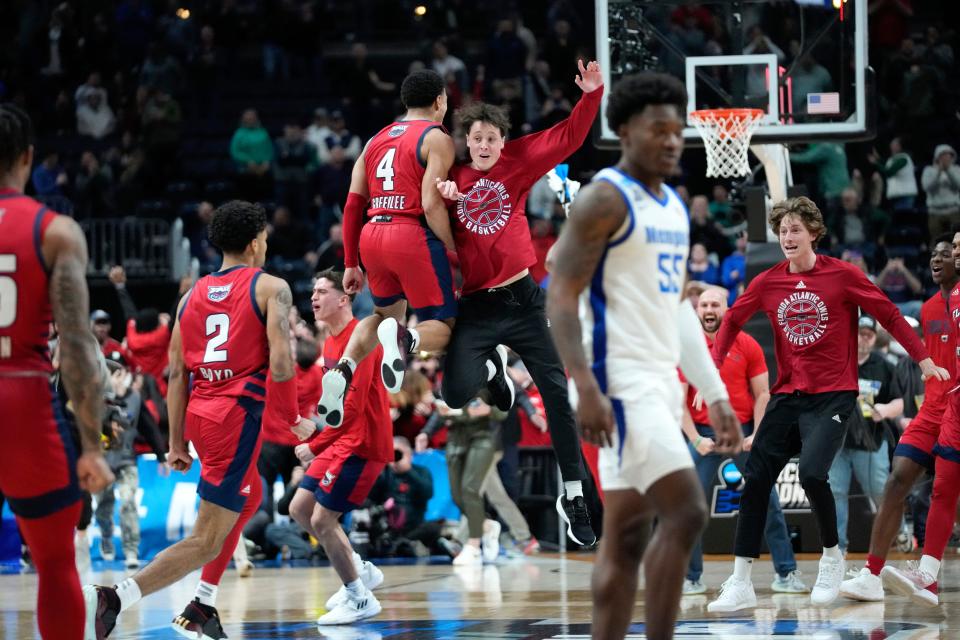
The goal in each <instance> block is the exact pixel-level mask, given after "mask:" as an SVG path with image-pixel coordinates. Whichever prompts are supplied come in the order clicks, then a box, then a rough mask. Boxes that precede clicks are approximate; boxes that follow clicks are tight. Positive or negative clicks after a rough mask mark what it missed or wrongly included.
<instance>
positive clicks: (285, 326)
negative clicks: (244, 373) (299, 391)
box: [267, 280, 294, 382]
mask: <svg viewBox="0 0 960 640" xmlns="http://www.w3.org/2000/svg"><path fill="white" fill-rule="evenodd" d="M273 300H274V303H273V305H272V308H271V309H269V313H268V315H267V340H268V341H269V342H270V375H271V376H272V377H273V379H274V380H275V381H276V382H285V381H287V380H289V379H290V378H292V377H293V376H294V370H293V354H292V353H291V352H290V307H291V306H293V294H292V293H290V286H289V285H288V284H287V283H286V282H284V281H282V280H281V281H280V284H279V286H278V287H277V292H276V293H275V294H274V296H273Z"/></svg>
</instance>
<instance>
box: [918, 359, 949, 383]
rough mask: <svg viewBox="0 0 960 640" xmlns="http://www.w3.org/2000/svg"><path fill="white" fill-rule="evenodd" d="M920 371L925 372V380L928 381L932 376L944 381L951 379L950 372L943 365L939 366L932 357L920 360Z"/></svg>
mask: <svg viewBox="0 0 960 640" xmlns="http://www.w3.org/2000/svg"><path fill="white" fill-rule="evenodd" d="M919 364H920V371H921V373H922V374H923V380H924V381H927V380H929V379H930V378H935V379H937V380H942V381H944V382H949V381H950V372H949V371H947V370H946V369H944V368H943V367H938V366H937V365H935V364H934V363H933V360H931V359H930V358H925V359H923V360H921V361H920V363H919Z"/></svg>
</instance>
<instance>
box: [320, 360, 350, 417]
mask: <svg viewBox="0 0 960 640" xmlns="http://www.w3.org/2000/svg"><path fill="white" fill-rule="evenodd" d="M320 384H321V385H322V387H323V393H322V394H321V395H320V402H319V403H317V413H318V414H319V415H320V417H321V418H323V420H324V422H325V423H326V425H327V426H328V427H333V428H334V429H339V428H340V425H342V424H343V395H344V394H345V393H346V391H347V380H346V378H344V377H343V374H342V373H341V372H340V371H339V370H338V369H330V371H327V372H326V373H325V374H323V380H321V382H320Z"/></svg>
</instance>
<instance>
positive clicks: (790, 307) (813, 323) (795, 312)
mask: <svg viewBox="0 0 960 640" xmlns="http://www.w3.org/2000/svg"><path fill="white" fill-rule="evenodd" d="M829 317H830V315H829V313H828V311H827V305H826V304H825V303H824V302H823V300H822V299H821V298H820V296H818V295H817V294H815V293H813V292H810V291H801V292H795V293H792V294H790V295H789V296H788V297H787V298H785V299H784V300H783V301H782V302H781V303H780V304H779V305H778V307H777V324H779V325H780V329H781V330H782V331H783V333H784V335H785V336H786V337H787V340H789V341H790V343H791V344H794V345H796V346H805V345H809V344H813V343H814V342H816V341H817V340H819V339H820V338H821V337H823V334H824V332H825V331H826V329H827V321H828V320H829Z"/></svg>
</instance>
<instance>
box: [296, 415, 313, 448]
mask: <svg viewBox="0 0 960 640" xmlns="http://www.w3.org/2000/svg"><path fill="white" fill-rule="evenodd" d="M290 431H293V435H295V436H297V438H298V439H299V440H300V442H303V441H304V440H306V439H307V438H309V437H310V436H312V435H313V434H314V433H316V431H317V425H316V424H314V422H313V420H310V419H308V418H300V422H298V423H297V424H295V425H293V426H292V427H290Z"/></svg>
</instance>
